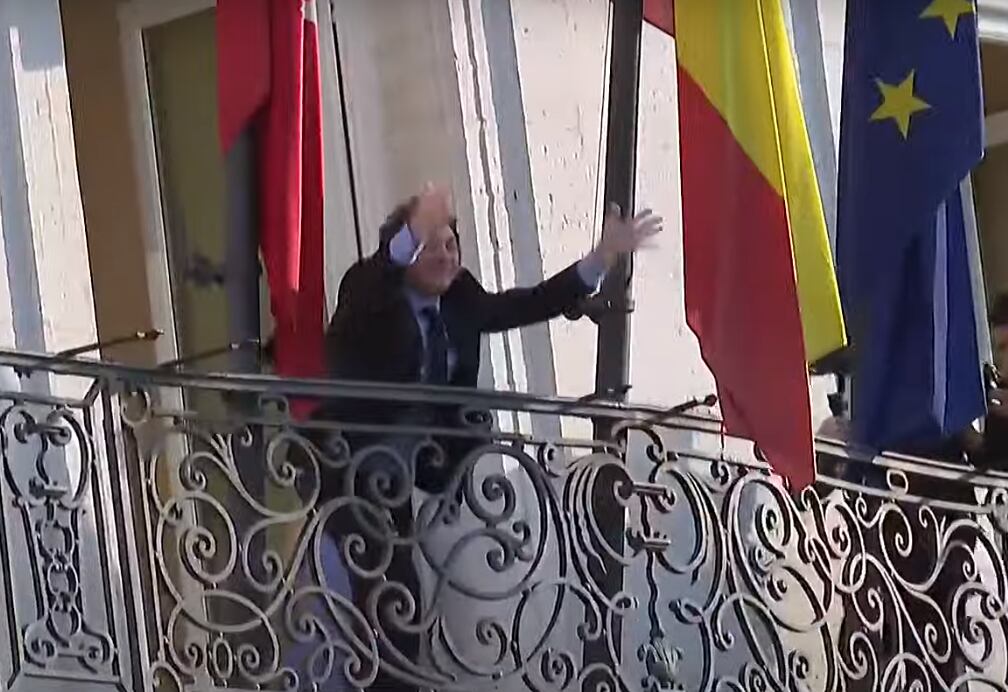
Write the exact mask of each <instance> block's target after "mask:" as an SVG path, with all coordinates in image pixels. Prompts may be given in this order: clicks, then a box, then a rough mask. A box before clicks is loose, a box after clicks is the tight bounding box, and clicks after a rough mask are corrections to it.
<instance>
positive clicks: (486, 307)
mask: <svg viewBox="0 0 1008 692" xmlns="http://www.w3.org/2000/svg"><path fill="white" fill-rule="evenodd" d="M404 276H405V270H404V269H403V268H402V267H399V266H397V265H395V264H393V263H392V262H391V261H390V260H389V259H388V257H387V254H386V251H384V249H383V250H380V251H379V252H378V253H377V254H375V255H373V256H371V257H369V258H367V259H364V260H361V261H360V262H358V263H357V264H355V265H354V266H352V267H351V268H350V269H349V270H348V271H347V273H346V275H345V276H344V277H343V281H342V282H341V284H340V289H339V297H338V303H337V307H336V312H335V314H334V315H333V318H332V320H331V322H330V324H329V328H328V330H327V332H326V352H327V358H328V365H329V371H330V375H331V376H332V377H334V378H337V379H345V380H368V381H376V382H388V383H418V382H420V378H421V367H422V363H423V337H422V335H421V333H420V327H419V325H418V324H417V321H416V318H415V316H414V313H413V310H412V308H411V306H410V303H409V300H408V299H407V297H406V293H405V290H404V285H403V282H404ZM588 293H589V289H588V287H587V286H586V285H585V283H584V280H583V279H582V278H581V275H580V273H579V272H578V269H577V265H572V266H571V267H568V268H567V269H565V270H564V271H562V272H560V273H559V274H557V275H555V276H553V277H552V278H550V279H547V280H546V281H544V282H542V283H540V284H539V285H538V286H534V287H532V288H516V289H511V290H508V291H504V292H502V293H490V292H488V291H486V290H485V289H484V288H483V286H482V285H480V283H479V282H478V281H477V280H476V278H475V277H473V275H472V274H470V273H469V272H468V271H467V270H465V269H462V270H461V272H460V273H459V275H458V277H457V278H456V279H455V281H454V283H452V285H451V287H450V288H449V289H448V291H447V292H446V293H445V294H444V295H443V296H442V297H441V301H440V310H441V315H442V319H443V320H444V322H445V326H446V328H447V332H448V338H449V341H450V344H451V347H452V348H453V349H454V351H455V354H456V361H455V366H454V371H453V373H452V374H451V381H450V383H449V384H450V385H451V386H455V387H475V386H476V383H477V379H478V376H479V365H480V337H481V336H482V335H483V334H486V333H492V332H501V331H506V330H509V329H514V328H517V327H522V326H525V325H530V324H535V323H537V322H543V321H546V320H549V319H552V318H554V317H557V316H559V315H561V314H562V313H563V312H564V311H565V310H567V309H569V308H571V307H573V306H574V305H576V303H577V302H578V301H579V300H580V299H582V298H583V297H584V296H586V295H587V294H588ZM435 415H436V419H437V422H438V423H437V424H438V425H442V426H447V427H455V426H458V425H461V421H460V420H459V415H458V410H457V409H456V410H453V411H444V410H442V411H437V412H436V414H435ZM320 416H321V417H324V418H327V419H331V420H342V421H345V422H358V423H360V422H366V423H383V424H394V423H396V422H397V421H399V422H401V416H402V410H401V408H399V407H396V406H393V405H389V404H376V403H375V402H332V403H331V404H329V405H327V406H324V407H323V408H322V409H321V413H320ZM349 441H350V443H351V446H354V442H355V441H354V440H353V439H350V440H349ZM359 441H360V439H359V438H358V442H359ZM471 445H472V442H470V445H469V446H470V447H471ZM444 446H445V449H446V452H447V456H448V457H449V458H448V463H447V464H446V465H444V466H442V467H440V468H422V467H421V468H417V469H416V479H415V482H416V484H417V485H418V486H419V487H420V488H423V489H424V490H428V491H432V492H437V491H440V490H442V489H443V488H444V486H445V484H446V483H447V481H448V478H449V477H450V474H451V472H452V470H453V468H452V466H453V465H454V464H457V463H458V461H460V457H461V456H462V455H463V454H464V451H465V446H464V445H459V444H457V438H456V440H455V441H454V442H449V443H446V444H445V445H444Z"/></svg>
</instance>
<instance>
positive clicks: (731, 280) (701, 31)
mask: <svg viewBox="0 0 1008 692" xmlns="http://www.w3.org/2000/svg"><path fill="white" fill-rule="evenodd" d="M781 1H782V0H646V1H645V16H646V18H647V20H648V21H650V22H651V23H653V24H655V25H656V26H657V27H659V28H661V29H663V30H665V31H667V32H668V33H669V34H672V35H673V36H674V37H675V42H676V56H677V61H678V84H679V134H680V157H681V168H682V205H683V254H684V262H685V293H686V316H687V321H688V322H689V325H690V328H691V329H692V330H693V331H694V332H695V333H696V335H697V338H698V340H699V342H700V349H701V352H702V354H703V357H704V360H705V361H706V362H707V365H708V367H710V369H711V371H712V372H713V373H714V377H715V378H716V380H717V385H718V393H719V396H720V400H721V412H722V415H723V417H724V421H725V428H726V430H727V432H729V433H731V434H734V435H739V436H741V437H746V438H749V439H752V440H754V441H755V442H756V444H757V446H758V447H759V448H760V450H761V451H762V452H763V453H764V454H765V455H766V457H767V459H768V460H769V461H770V463H771V464H772V465H773V466H774V468H775V469H776V470H777V471H778V472H780V473H781V474H782V475H784V476H785V477H786V478H787V479H788V480H789V481H790V483H791V485H792V487H793V488H795V489H797V488H802V487H804V486H806V485H808V484H809V483H811V482H812V481H813V480H814V478H815V460H814V451H813V444H812V416H811V404H810V400H809V381H808V364H810V363H812V362H814V361H816V360H818V359H820V358H822V357H823V356H826V355H828V354H830V353H832V352H834V351H837V350H839V349H841V348H843V346H844V345H845V344H846V333H845V329H844V323H843V316H842V313H841V310H840V297H839V293H838V290H837V282H836V275H835V272H834V269H833V259H832V256H831V254H830V249H829V241H828V237H827V233H826V220H825V216H824V213H823V205H822V199H821V197H820V194H819V186H818V182H817V180H816V175H815V169H814V167H813V161H812V147H811V144H810V141H809V136H808V131H807V130H806V126H805V117H804V114H803V112H802V105H801V98H800V95H799V92H798V80H797V77H796V74H795V65H794V58H793V54H792V51H791V46H790V43H789V40H788V34H787V28H786V25H785V21H784V11H783V8H782V7H781Z"/></svg>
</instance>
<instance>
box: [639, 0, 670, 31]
mask: <svg viewBox="0 0 1008 692" xmlns="http://www.w3.org/2000/svg"><path fill="white" fill-rule="evenodd" d="M644 21H646V22H647V23H649V24H654V25H655V26H656V27H658V28H659V29H661V30H662V31H664V32H665V33H666V34H668V35H669V36H675V12H674V11H673V7H672V2H671V0H644Z"/></svg>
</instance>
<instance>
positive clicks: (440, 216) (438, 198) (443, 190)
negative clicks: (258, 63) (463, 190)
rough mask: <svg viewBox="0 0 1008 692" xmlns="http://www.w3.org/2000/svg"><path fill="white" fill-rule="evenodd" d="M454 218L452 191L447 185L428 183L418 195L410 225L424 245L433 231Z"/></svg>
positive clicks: (418, 240)
mask: <svg viewBox="0 0 1008 692" xmlns="http://www.w3.org/2000/svg"><path fill="white" fill-rule="evenodd" d="M454 218H455V212H454V210H453V209H452V197H451V191H450V190H449V189H448V188H447V187H444V186H441V185H434V184H433V183H427V185H425V186H424V189H423V192H421V193H420V194H419V195H418V196H417V202H416V206H415V207H414V208H413V213H412V214H410V219H409V227H410V230H411V231H413V235H414V236H415V237H416V240H417V243H418V244H419V245H420V246H424V245H426V244H427V240H428V238H430V236H431V235H432V234H433V233H435V232H437V231H439V230H441V229H442V228H444V227H445V226H447V225H449V224H450V223H451V222H452V219H454Z"/></svg>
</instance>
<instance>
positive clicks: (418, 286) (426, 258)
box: [406, 226, 459, 297]
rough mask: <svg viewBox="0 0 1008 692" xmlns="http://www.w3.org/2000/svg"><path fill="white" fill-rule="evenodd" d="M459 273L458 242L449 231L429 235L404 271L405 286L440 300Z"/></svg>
mask: <svg viewBox="0 0 1008 692" xmlns="http://www.w3.org/2000/svg"><path fill="white" fill-rule="evenodd" d="M458 272H459V258H458V242H457V241H456V240H455V233H454V232H453V231H452V229H451V227H449V226H444V227H443V228H441V229H440V230H438V231H437V232H436V233H432V234H431V235H430V238H428V240H427V244H426V245H424V248H423V250H421V251H420V255H419V256H418V257H417V259H416V261H415V262H414V263H413V264H411V265H410V266H409V268H407V269H406V282H407V283H408V284H409V285H410V287H411V288H413V290H415V291H417V292H418V293H421V294H423V295H426V296H432V297H440V296H442V295H444V294H445V292H446V291H447V290H448V288H449V287H450V286H451V285H452V282H453V281H455V277H456V276H458Z"/></svg>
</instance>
